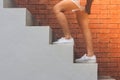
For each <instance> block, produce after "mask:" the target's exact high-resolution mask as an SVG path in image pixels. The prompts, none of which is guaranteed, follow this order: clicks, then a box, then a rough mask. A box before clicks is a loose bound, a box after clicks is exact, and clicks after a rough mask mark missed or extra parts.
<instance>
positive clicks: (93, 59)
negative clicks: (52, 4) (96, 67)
mask: <svg viewBox="0 0 120 80" xmlns="http://www.w3.org/2000/svg"><path fill="white" fill-rule="evenodd" d="M75 62H76V63H96V56H95V55H93V56H91V57H89V56H87V55H86V54H84V56H82V57H81V58H79V59H76V60H75Z"/></svg>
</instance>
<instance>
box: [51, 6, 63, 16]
mask: <svg viewBox="0 0 120 80" xmlns="http://www.w3.org/2000/svg"><path fill="white" fill-rule="evenodd" d="M53 12H54V13H55V14H58V13H60V12H63V10H62V9H61V7H60V6H59V5H55V6H54V7H53Z"/></svg>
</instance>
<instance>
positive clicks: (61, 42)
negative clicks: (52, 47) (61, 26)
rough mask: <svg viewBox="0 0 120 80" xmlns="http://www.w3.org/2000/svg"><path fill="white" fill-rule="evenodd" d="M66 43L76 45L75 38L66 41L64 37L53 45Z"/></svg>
mask: <svg viewBox="0 0 120 80" xmlns="http://www.w3.org/2000/svg"><path fill="white" fill-rule="evenodd" d="M66 43H70V44H74V40H73V38H70V39H65V38H64V37H62V38H60V39H58V40H57V41H55V42H53V44H66Z"/></svg>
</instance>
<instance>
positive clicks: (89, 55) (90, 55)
mask: <svg viewBox="0 0 120 80" xmlns="http://www.w3.org/2000/svg"><path fill="white" fill-rule="evenodd" d="M86 56H88V57H92V56H94V54H86Z"/></svg>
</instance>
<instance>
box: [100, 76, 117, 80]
mask: <svg viewBox="0 0 120 80" xmlns="http://www.w3.org/2000/svg"><path fill="white" fill-rule="evenodd" d="M98 80H116V79H114V78H112V77H111V76H99V79H98Z"/></svg>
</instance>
